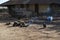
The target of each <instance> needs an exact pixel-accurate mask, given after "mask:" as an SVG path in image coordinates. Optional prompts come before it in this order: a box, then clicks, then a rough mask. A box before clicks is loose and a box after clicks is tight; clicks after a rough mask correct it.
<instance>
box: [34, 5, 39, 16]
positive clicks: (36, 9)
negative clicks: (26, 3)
mask: <svg viewBox="0 0 60 40" xmlns="http://www.w3.org/2000/svg"><path fill="white" fill-rule="evenodd" d="M35 12H36V13H37V16H39V5H38V4H35Z"/></svg>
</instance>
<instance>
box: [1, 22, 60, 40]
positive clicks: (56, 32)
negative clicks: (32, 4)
mask: <svg viewBox="0 0 60 40" xmlns="http://www.w3.org/2000/svg"><path fill="white" fill-rule="evenodd" d="M0 40H60V27H59V25H47V28H46V29H42V25H37V24H31V25H30V26H28V27H10V26H7V25H5V23H0Z"/></svg>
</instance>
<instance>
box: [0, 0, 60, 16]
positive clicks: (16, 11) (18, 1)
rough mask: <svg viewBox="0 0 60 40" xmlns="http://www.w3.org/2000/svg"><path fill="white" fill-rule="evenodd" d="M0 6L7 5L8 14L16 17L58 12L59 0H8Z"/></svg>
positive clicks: (54, 14) (59, 12)
mask: <svg viewBox="0 0 60 40" xmlns="http://www.w3.org/2000/svg"><path fill="white" fill-rule="evenodd" d="M0 6H7V7H8V9H9V14H11V15H12V16H16V17H19V16H20V17H21V16H23V17H25V16H27V17H31V16H46V15H53V16H58V15H59V14H60V0H10V1H7V2H5V3H2V4H0Z"/></svg>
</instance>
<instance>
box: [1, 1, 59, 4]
mask: <svg viewBox="0 0 60 40" xmlns="http://www.w3.org/2000/svg"><path fill="white" fill-rule="evenodd" d="M51 3H58V4H60V0H17V1H7V2H5V3H3V4H1V5H16V4H51Z"/></svg>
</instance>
